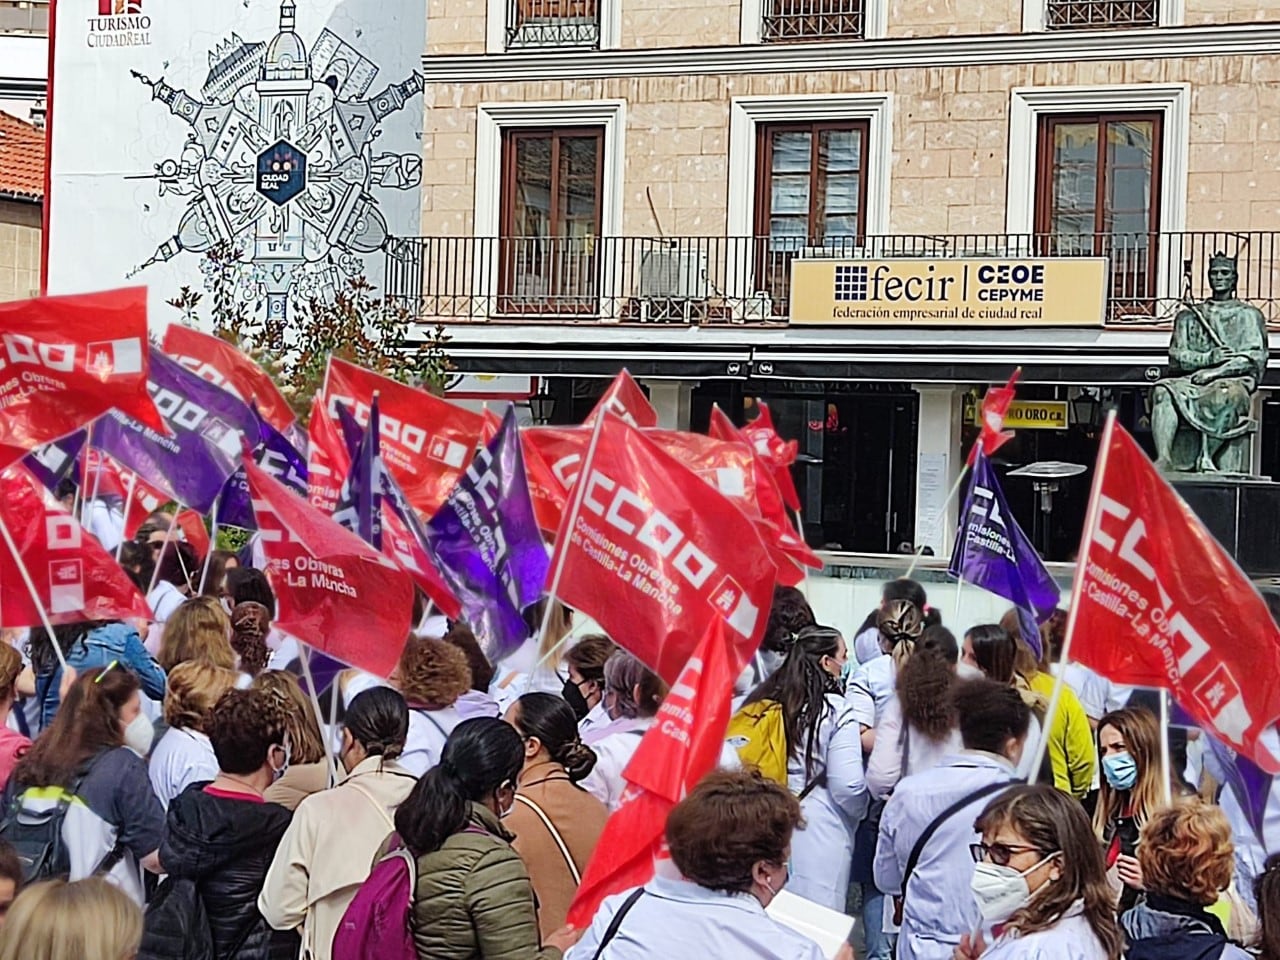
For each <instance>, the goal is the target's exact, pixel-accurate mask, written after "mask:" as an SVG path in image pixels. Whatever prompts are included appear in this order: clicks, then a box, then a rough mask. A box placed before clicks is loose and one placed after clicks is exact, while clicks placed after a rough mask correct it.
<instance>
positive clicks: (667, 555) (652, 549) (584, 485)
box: [553, 414, 777, 683]
mask: <svg viewBox="0 0 1280 960" xmlns="http://www.w3.org/2000/svg"><path fill="white" fill-rule="evenodd" d="M596 429H597V430H598V431H599V433H598V436H597V438H596V439H595V441H594V443H595V447H594V450H592V451H591V452H590V456H589V457H588V458H587V462H585V463H584V464H583V467H582V473H581V475H580V476H579V478H578V480H577V493H575V503H576V504H577V506H578V509H577V510H576V511H575V510H573V509H570V510H568V511H566V512H565V517H564V521H563V523H562V524H561V528H560V533H559V535H558V536H557V537H556V554H555V559H554V560H553V565H554V567H555V570H556V574H555V582H556V596H557V599H559V600H560V601H562V602H563V603H564V604H565V605H566V606H569V607H572V608H573V609H575V610H581V611H582V612H583V613H585V614H587V616H589V617H591V618H593V619H594V620H595V621H596V622H597V623H599V624H600V626H601V627H603V628H604V631H605V632H606V633H607V634H609V635H610V636H611V637H613V638H614V639H615V640H616V641H617V642H618V643H619V644H621V645H622V646H624V647H626V648H627V649H628V650H630V651H631V652H632V653H633V654H635V656H636V657H638V658H639V659H640V660H641V661H643V662H644V663H645V664H647V665H648V666H649V668H650V669H652V670H653V671H655V672H656V673H657V674H658V675H659V676H660V677H662V678H663V679H664V680H666V681H667V682H668V683H674V682H675V681H676V680H677V679H678V677H679V675H680V671H681V670H683V669H684V665H685V663H686V662H687V661H688V659H689V656H690V655H691V654H692V653H693V650H694V648H695V647H696V646H697V644H698V641H699V640H701V639H702V637H703V636H704V635H705V634H706V632H707V630H708V629H709V628H710V626H711V621H712V620H715V619H717V618H718V619H722V620H724V622H725V624H726V626H727V627H728V634H729V636H730V637H731V638H732V639H733V641H734V643H736V644H738V645H739V646H740V648H741V650H742V651H745V652H743V653H742V659H743V661H744V662H745V660H746V658H747V657H748V656H750V654H751V653H754V652H755V649H756V646H757V645H758V644H759V642H760V636H761V634H762V633H763V632H764V626H765V620H766V618H767V616H768V611H769V605H770V603H771V602H772V598H773V585H774V583H775V581H776V579H777V568H776V567H775V566H774V564H773V562H772V561H771V560H770V559H769V552H768V550H767V549H766V547H765V545H764V544H763V543H761V541H760V536H759V534H758V532H757V531H756V528H755V525H754V524H753V523H752V522H751V521H750V519H748V518H747V516H746V515H745V514H744V513H743V512H742V511H741V510H740V509H739V508H738V506H737V505H736V504H735V503H734V502H733V501H732V500H730V499H729V498H728V497H726V496H725V495H724V494H723V493H721V492H720V491H719V490H717V489H715V488H714V487H712V486H711V485H710V484H709V483H707V482H706V481H704V480H703V479H702V478H701V477H699V476H698V475H697V474H696V473H694V472H693V471H692V470H690V469H689V468H688V467H686V466H685V465H684V464H683V463H681V462H680V461H679V460H677V459H676V458H675V457H673V456H672V455H671V454H670V453H668V452H667V451H665V450H663V449H662V447H661V446H659V445H658V444H657V443H655V442H654V441H653V440H651V439H650V438H649V437H648V436H646V434H645V431H642V430H637V429H636V428H634V427H631V426H628V425H627V424H626V423H624V422H623V421H622V420H619V419H618V418H617V417H615V416H613V415H612V414H605V416H604V417H603V418H602V419H601V421H600V424H599V425H598V426H597V428H596Z"/></svg>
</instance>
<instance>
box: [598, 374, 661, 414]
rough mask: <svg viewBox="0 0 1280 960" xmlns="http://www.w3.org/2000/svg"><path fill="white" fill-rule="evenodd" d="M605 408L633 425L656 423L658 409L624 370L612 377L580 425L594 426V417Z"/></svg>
mask: <svg viewBox="0 0 1280 960" xmlns="http://www.w3.org/2000/svg"><path fill="white" fill-rule="evenodd" d="M606 410H607V411H609V412H610V413H612V414H614V415H615V416H617V417H620V418H621V419H622V420H624V421H625V422H626V423H629V424H630V425H631V426H633V427H656V426H657V425H658V411H657V410H655V409H653V404H651V403H650V402H649V398H648V397H646V396H645V394H644V391H643V390H641V389H640V384H638V383H636V382H635V380H634V379H633V378H632V376H631V374H629V373H628V372H627V371H626V370H623V371H622V372H621V373H619V374H618V375H617V376H616V377H614V378H613V383H611V384H609V389H608V390H606V391H605V392H604V395H603V396H601V397H600V402H599V403H597V404H596V406H595V409H594V410H592V411H591V414H590V416H588V417H587V419H586V420H584V421H582V425H583V426H584V427H594V426H595V425H596V418H597V417H599V416H600V415H601V414H602V413H604V412H605V411H606Z"/></svg>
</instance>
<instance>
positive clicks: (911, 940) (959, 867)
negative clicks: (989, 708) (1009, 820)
mask: <svg viewBox="0 0 1280 960" xmlns="http://www.w3.org/2000/svg"><path fill="white" fill-rule="evenodd" d="M1013 780H1014V771H1013V765H1012V764H1010V763H1009V762H1007V761H1006V760H1005V759H1004V758H1003V757H997V756H995V755H994V754H989V753H981V752H979V751H976V750H975V751H964V752H963V753H958V754H953V755H952V756H950V757H948V758H947V759H946V760H945V761H944V762H943V763H942V764H941V765H940V766H937V767H934V768H933V769H932V770H926V771H924V772H923V773H917V774H915V775H914V776H910V777H906V778H905V779H903V780H902V781H901V782H900V783H899V784H898V786H897V788H896V789H895V790H894V791H893V794H892V795H891V796H890V797H889V801H888V803H886V804H885V808H884V813H883V814H882V815H881V817H880V839H879V843H878V844H877V846H876V859H875V878H876V887H877V888H878V889H880V890H883V891H884V892H885V894H886V895H893V896H898V895H902V893H903V890H902V881H903V874H904V873H905V872H906V868H907V860H908V859H909V858H910V857H911V851H912V849H913V848H914V847H915V845H916V843H917V842H918V841H919V839H920V837H921V836H922V835H923V834H924V831H925V830H926V829H927V828H928V826H929V824H931V823H932V822H933V821H934V820H935V819H936V818H937V817H938V816H939V815H940V814H942V813H943V812H944V811H945V810H946V809H947V808H948V807H950V806H951V805H952V804H954V803H956V802H957V801H958V800H960V799H961V798H962V797H964V796H965V795H966V794H968V793H972V792H973V791H974V790H977V789H979V788H980V787H983V786H986V785H987V784H992V783H1005V782H1010V783H1012V782H1013ZM995 796H996V794H994V793H993V794H990V795H988V796H985V797H982V798H980V799H978V800H975V801H974V802H973V803H971V804H969V805H968V806H966V807H965V808H964V809H963V810H960V811H958V812H957V813H955V814H954V815H953V816H951V817H950V818H948V819H947V820H946V821H945V822H944V823H942V824H941V825H939V827H938V828H937V830H936V831H935V833H934V834H933V836H932V837H931V838H930V839H929V841H928V843H926V844H925V846H924V849H923V850H922V851H921V854H920V859H919V860H918V861H917V862H916V868H915V872H914V873H912V875H911V877H910V880H909V882H908V884H907V886H908V889H907V891H906V894H905V896H903V914H902V929H901V932H900V933H899V935H898V960H951V956H952V953H953V952H954V950H955V947H956V945H957V944H959V942H960V936H961V934H964V933H969V932H970V931H972V930H973V929H974V928H975V927H976V926H977V925H978V923H979V921H980V919H981V918H980V916H979V914H978V905H977V903H976V902H975V901H974V899H973V894H972V892H971V890H970V884H971V881H972V879H973V855H972V854H971V853H970V851H969V846H970V844H973V843H977V842H978V841H979V840H981V839H982V837H981V836H979V835H978V833H977V832H976V831H975V830H974V829H973V822H974V820H975V819H976V818H977V816H978V814H979V813H981V812H982V809H983V808H984V807H985V806H986V805H987V804H988V803H990V802H991V801H992V800H993V799H995Z"/></svg>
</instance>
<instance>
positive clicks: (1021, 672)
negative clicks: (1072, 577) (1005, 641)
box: [1000, 610, 1098, 800]
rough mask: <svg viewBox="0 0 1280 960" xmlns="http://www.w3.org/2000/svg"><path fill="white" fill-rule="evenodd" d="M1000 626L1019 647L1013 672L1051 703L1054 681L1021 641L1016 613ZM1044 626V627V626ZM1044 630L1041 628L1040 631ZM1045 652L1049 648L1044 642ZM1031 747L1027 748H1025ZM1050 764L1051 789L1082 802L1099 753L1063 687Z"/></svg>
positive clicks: (1084, 719) (1083, 716) (1053, 725)
mask: <svg viewBox="0 0 1280 960" xmlns="http://www.w3.org/2000/svg"><path fill="white" fill-rule="evenodd" d="M1000 626H1002V627H1004V628H1005V630H1007V631H1008V632H1009V634H1010V635H1011V636H1012V637H1013V639H1014V640H1015V641H1016V642H1017V644H1018V656H1017V660H1016V661H1015V663H1014V669H1015V670H1016V671H1017V674H1018V676H1019V677H1021V679H1023V680H1025V681H1026V683H1027V686H1028V687H1029V688H1030V690H1031V691H1032V692H1034V693H1036V694H1038V695H1039V696H1040V697H1042V698H1043V699H1044V702H1045V705H1046V707H1047V706H1048V704H1049V703H1050V702H1051V701H1052V699H1053V688H1054V685H1055V684H1056V682H1057V681H1056V680H1055V678H1054V676H1053V674H1051V673H1049V671H1048V670H1047V669H1042V667H1044V664H1043V663H1042V662H1040V661H1037V660H1036V657H1035V654H1034V653H1032V651H1031V648H1030V647H1028V646H1027V644H1026V642H1025V641H1023V639H1022V634H1021V632H1020V631H1019V630H1018V612H1017V611H1016V610H1010V611H1009V612H1008V613H1006V614H1005V615H1004V616H1003V617H1002V618H1001V619H1000ZM1046 626H1047V624H1046ZM1042 629H1043V628H1042ZM1044 640H1045V638H1042V643H1044V649H1046V650H1047V649H1049V644H1048V643H1047V642H1044ZM1030 747H1031V745H1030V744H1028V748H1030ZM1049 763H1050V765H1051V767H1052V768H1053V785H1054V786H1055V787H1057V788H1058V789H1059V790H1061V791H1062V792H1063V793H1069V794H1071V796H1073V797H1075V798H1076V799H1077V800H1083V799H1084V798H1085V797H1086V796H1087V795H1088V794H1089V792H1090V791H1091V790H1093V789H1094V788H1095V786H1096V783H1095V780H1094V777H1095V775H1096V773H1097V769H1098V751H1097V748H1096V747H1095V746H1094V742H1093V727H1092V726H1091V725H1090V723H1089V716H1088V714H1086V713H1085V712H1084V707H1083V706H1082V705H1081V704H1080V698H1079V697H1077V696H1076V695H1075V693H1074V692H1073V691H1072V689H1071V688H1070V687H1068V686H1066V685H1065V684H1064V685H1063V687H1062V693H1061V694H1060V695H1059V697H1058V707H1057V710H1055V711H1054V715H1053V717H1052V718H1051V719H1050V723H1049Z"/></svg>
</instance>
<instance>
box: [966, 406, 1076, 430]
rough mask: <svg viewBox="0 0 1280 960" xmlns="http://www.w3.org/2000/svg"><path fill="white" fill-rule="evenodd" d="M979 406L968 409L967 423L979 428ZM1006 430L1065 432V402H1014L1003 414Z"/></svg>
mask: <svg viewBox="0 0 1280 960" xmlns="http://www.w3.org/2000/svg"><path fill="white" fill-rule="evenodd" d="M980 417H981V408H980V405H979V404H977V403H974V404H972V405H971V406H970V409H969V422H970V423H972V424H973V425H974V426H981V425H982V424H981V422H980V419H979V418H980ZM1004 425H1005V429H1006V430H1065V429H1067V401H1065V400H1015V401H1013V403H1011V404H1009V412H1008V413H1006V414H1005V417H1004Z"/></svg>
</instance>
